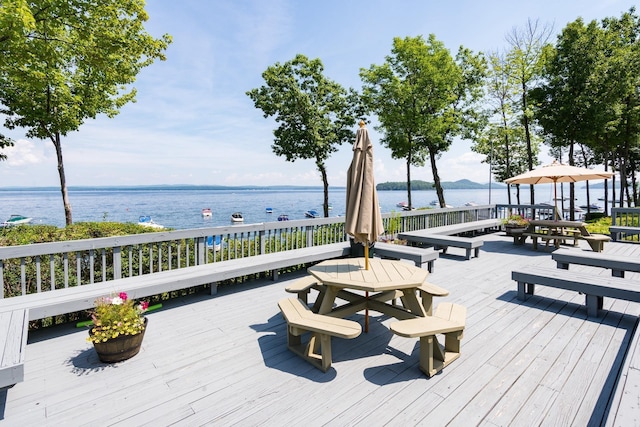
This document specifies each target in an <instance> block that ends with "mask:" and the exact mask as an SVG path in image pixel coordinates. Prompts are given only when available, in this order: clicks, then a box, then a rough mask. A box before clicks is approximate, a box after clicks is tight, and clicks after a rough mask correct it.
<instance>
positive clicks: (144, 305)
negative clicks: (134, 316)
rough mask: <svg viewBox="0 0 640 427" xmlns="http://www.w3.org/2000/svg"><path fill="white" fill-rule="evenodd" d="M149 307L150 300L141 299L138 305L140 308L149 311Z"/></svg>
mask: <svg viewBox="0 0 640 427" xmlns="http://www.w3.org/2000/svg"><path fill="white" fill-rule="evenodd" d="M148 308H149V302H148V301H141V302H140V305H139V306H138V309H139V310H140V311H142V312H144V311H147V309H148Z"/></svg>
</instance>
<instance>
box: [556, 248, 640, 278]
mask: <svg viewBox="0 0 640 427" xmlns="http://www.w3.org/2000/svg"><path fill="white" fill-rule="evenodd" d="M551 258H552V259H553V260H554V261H555V262H556V264H557V267H558V268H562V269H565V270H568V269H569V264H577V265H588V266H591V267H601V268H608V269H610V270H611V275H612V276H615V277H624V273H625V271H633V272H640V259H637V258H632V257H628V256H622V255H615V254H607V253H597V252H585V251H576V250H570V249H557V250H555V251H554V252H553V253H552V254H551Z"/></svg>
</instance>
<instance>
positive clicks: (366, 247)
mask: <svg viewBox="0 0 640 427" xmlns="http://www.w3.org/2000/svg"><path fill="white" fill-rule="evenodd" d="M364 269H365V270H368V269H369V243H368V242H365V244H364ZM365 298H366V299H367V306H366V307H365V309H364V332H365V333H368V332H369V291H366V292H365Z"/></svg>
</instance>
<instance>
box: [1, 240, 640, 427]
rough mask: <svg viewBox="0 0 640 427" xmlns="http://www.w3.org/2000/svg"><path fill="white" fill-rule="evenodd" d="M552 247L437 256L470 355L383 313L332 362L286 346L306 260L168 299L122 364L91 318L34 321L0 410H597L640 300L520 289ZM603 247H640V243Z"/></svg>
mask: <svg viewBox="0 0 640 427" xmlns="http://www.w3.org/2000/svg"><path fill="white" fill-rule="evenodd" d="M580 247H581V248H583V249H585V250H588V245H587V244H586V242H582V241H581V242H580ZM575 250H580V249H575ZM550 251H551V248H549V249H548V250H547V251H545V250H544V248H543V247H539V250H538V251H534V250H532V248H531V243H530V242H527V243H526V244H525V245H524V246H515V245H513V239H512V238H511V237H508V236H505V235H504V233H496V234H493V235H488V236H486V240H485V244H484V246H483V247H482V252H484V253H483V254H482V256H481V257H480V258H473V259H471V260H468V261H467V260H464V251H463V250H456V249H455V248H452V249H451V250H450V253H448V254H447V255H443V256H441V257H440V259H438V260H437V261H436V263H437V266H436V268H435V271H434V273H433V274H431V275H430V276H429V278H428V280H429V282H431V283H434V284H436V285H438V286H441V287H443V288H446V289H448V290H449V291H450V294H449V296H448V297H445V298H442V299H441V300H442V301H450V302H454V303H458V304H462V305H464V306H466V307H467V310H468V311H467V321H466V325H467V326H466V330H465V332H464V339H463V340H462V348H461V356H460V358H459V359H458V360H456V361H455V362H453V363H452V364H451V365H449V366H448V367H446V368H445V369H444V370H443V372H442V373H440V374H438V375H436V376H434V377H433V378H431V379H429V378H427V377H426V376H425V375H424V374H423V373H422V372H421V371H420V370H419V368H418V347H417V340H415V339H407V338H402V337H399V336H396V335H394V334H392V333H391V331H390V330H389V328H388V325H389V322H391V321H392V319H388V318H385V317H383V316H379V315H378V314H377V313H372V318H371V322H370V329H369V333H366V334H365V333H362V334H361V335H360V336H359V337H358V338H356V339H352V340H340V339H334V341H333V365H332V368H331V369H330V370H329V371H328V372H327V373H322V372H321V371H319V370H318V369H316V368H314V367H312V366H311V365H310V364H308V363H306V362H305V361H304V360H302V359H301V358H299V357H297V356H296V355H294V354H293V353H292V352H290V351H288V350H287V346H286V328H285V323H284V321H283V319H282V316H281V315H280V313H279V310H278V306H277V302H278V300H280V299H282V298H286V297H289V296H290V294H287V293H286V292H285V286H286V285H287V284H288V283H289V280H293V279H295V278H297V277H299V275H296V276H281V280H280V281H278V282H275V283H274V282H271V281H269V280H264V281H259V282H254V283H252V284H250V285H246V286H243V287H242V288H240V287H235V288H220V289H219V291H218V295H216V296H209V295H195V296H191V297H188V298H185V299H183V300H181V301H179V302H172V303H170V304H165V305H164V307H163V309H162V310H159V311H157V312H152V313H150V314H149V315H148V317H149V327H148V330H147V332H146V335H145V339H144V343H143V348H142V350H141V352H140V353H139V354H138V355H137V356H135V357H134V358H133V359H130V360H129V361H126V362H123V363H119V364H116V365H105V364H101V363H99V361H98V359H97V356H96V355H95V352H94V350H93V348H92V347H91V344H90V343H88V342H86V341H85V337H86V335H87V332H86V330H83V329H76V328H75V327H74V326H61V327H56V328H55V329H53V330H49V331H35V332H32V333H31V334H30V337H29V345H28V346H27V354H26V364H25V381H24V382H22V383H19V384H17V385H16V386H15V387H13V388H12V389H10V390H9V391H8V393H7V396H6V403H5V404H4V407H2V406H0V411H3V412H4V419H3V420H2V421H0V425H20V426H44V425H50V426H58V425H65V426H85V425H86V426H106V425H109V426H112V425H114V426H116V425H117V426H120V425H122V426H142V425H150V426H165V425H181V426H182V425H184V426H199V425H241V426H252V425H301V424H304V425H307V426H319V425H340V426H344V425H363V426H365V425H366V426H378V425H399V426H400V425H401V426H406V425H434V426H439V425H452V426H455V425H459V426H470V425H486V426H507V425H513V426H516V425H517V426H525V425H567V426H569V425H575V426H587V425H594V426H596V425H600V424H601V423H602V421H603V417H604V416H605V411H606V409H607V405H608V403H609V400H610V398H611V391H612V388H613V386H614V384H615V381H616V378H617V376H618V373H619V369H620V366H621V364H622V361H623V358H624V355H625V351H626V349H627V346H628V343H629V340H630V338H631V334H632V332H633V331H634V327H635V325H636V323H637V320H638V317H637V316H638V315H640V304H636V303H628V302H625V301H613V300H610V299H605V309H607V310H609V311H608V312H607V313H606V314H605V315H604V316H603V317H601V318H597V319H593V318H589V319H587V317H586V310H585V308H584V305H583V304H584V296H583V295H578V294H576V293H575V292H568V291H563V290H560V289H551V288H546V287H543V286H541V287H539V288H538V289H536V295H535V296H533V297H531V298H529V299H528V300H527V301H526V302H522V301H519V300H517V299H516V283H515V282H514V281H512V280H511V270H512V269H514V268H517V267H522V266H524V265H530V264H535V265H542V266H548V267H555V262H554V261H552V259H551V256H550ZM604 252H605V253H628V254H633V255H634V256H639V255H640V245H638V244H629V243H613V242H612V243H607V244H606V245H605V248H604ZM570 268H571V269H575V270H576V271H590V272H592V273H593V274H599V275H604V276H607V277H608V276H609V275H610V274H611V273H610V271H609V270H605V269H598V268H592V267H582V266H571V267H570ZM627 276H628V277H629V278H635V279H640V273H628V275H627ZM434 303H435V304H436V305H437V303H438V301H437V299H436V300H434ZM350 319H352V320H357V321H362V316H361V315H360V314H357V315H355V316H353V317H351V318H350ZM0 402H1V401H0ZM0 405H2V403H0Z"/></svg>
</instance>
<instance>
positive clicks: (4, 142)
mask: <svg viewBox="0 0 640 427" xmlns="http://www.w3.org/2000/svg"><path fill="white" fill-rule="evenodd" d="M7 147H13V141H12V140H11V139H9V138H7V137H6V136H4V135H2V134H0V150H1V149H3V148H7ZM2 160H7V155H6V154H4V153H0V161H2Z"/></svg>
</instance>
